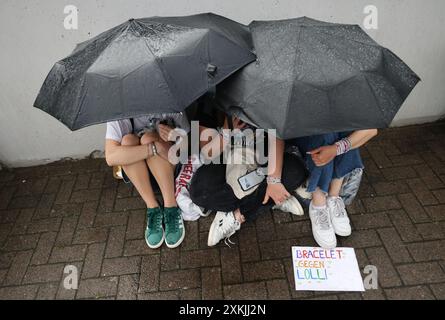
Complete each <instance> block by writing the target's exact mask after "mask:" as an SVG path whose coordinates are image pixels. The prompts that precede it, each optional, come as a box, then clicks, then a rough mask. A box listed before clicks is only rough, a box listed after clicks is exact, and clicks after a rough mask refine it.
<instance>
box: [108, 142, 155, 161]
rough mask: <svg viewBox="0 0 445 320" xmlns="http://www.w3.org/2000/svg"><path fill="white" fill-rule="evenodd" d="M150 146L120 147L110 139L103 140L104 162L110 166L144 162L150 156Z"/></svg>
mask: <svg viewBox="0 0 445 320" xmlns="http://www.w3.org/2000/svg"><path fill="white" fill-rule="evenodd" d="M149 148H150V145H148V144H144V145H138V146H122V145H121V144H120V143H119V142H117V141H115V140H111V139H106V140H105V160H106V161H107V164H108V165H109V166H110V167H112V166H117V165H128V164H133V163H135V162H138V161H141V160H145V159H147V158H148V157H149V155H150V149H149Z"/></svg>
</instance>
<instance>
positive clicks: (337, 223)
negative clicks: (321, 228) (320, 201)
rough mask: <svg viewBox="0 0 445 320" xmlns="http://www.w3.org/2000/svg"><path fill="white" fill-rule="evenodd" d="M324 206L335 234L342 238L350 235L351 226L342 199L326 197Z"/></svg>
mask: <svg viewBox="0 0 445 320" xmlns="http://www.w3.org/2000/svg"><path fill="white" fill-rule="evenodd" d="M326 206H327V208H328V211H329V216H330V218H331V221H332V225H333V227H334V231H335V233H336V234H338V235H339V236H342V237H347V236H349V235H351V224H350V222H349V218H348V213H347V212H346V208H345V203H344V202H343V199H342V198H341V197H328V199H327V203H326Z"/></svg>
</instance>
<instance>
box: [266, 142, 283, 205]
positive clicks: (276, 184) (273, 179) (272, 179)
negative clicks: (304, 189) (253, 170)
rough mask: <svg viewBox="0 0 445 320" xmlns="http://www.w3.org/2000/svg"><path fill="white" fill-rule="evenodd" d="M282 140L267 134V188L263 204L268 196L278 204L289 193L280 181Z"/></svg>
mask: <svg viewBox="0 0 445 320" xmlns="http://www.w3.org/2000/svg"><path fill="white" fill-rule="evenodd" d="M284 145H285V143H284V141H283V140H281V139H278V138H275V137H272V136H271V135H269V139H268V157H269V162H268V165H267V189H266V194H265V195H264V200H263V204H266V203H267V202H268V201H269V199H270V198H272V200H273V201H274V202H275V204H280V203H282V202H283V201H284V200H286V199H287V198H288V197H290V193H289V192H288V191H287V190H286V188H285V187H284V185H283V184H282V183H281V174H282V171H283V156H284Z"/></svg>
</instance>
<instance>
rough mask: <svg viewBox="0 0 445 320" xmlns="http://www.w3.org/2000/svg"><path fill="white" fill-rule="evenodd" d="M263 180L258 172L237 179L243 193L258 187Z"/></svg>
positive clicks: (254, 171) (263, 176)
mask: <svg viewBox="0 0 445 320" xmlns="http://www.w3.org/2000/svg"><path fill="white" fill-rule="evenodd" d="M264 179H265V175H264V174H262V173H261V172H260V171H259V170H253V171H251V172H249V173H247V174H245V175H244V176H241V177H239V178H238V183H239V185H240V186H241V189H242V190H243V191H248V190H250V189H252V188H254V187H256V186H257V185H259V184H260V183H261V182H263V180H264Z"/></svg>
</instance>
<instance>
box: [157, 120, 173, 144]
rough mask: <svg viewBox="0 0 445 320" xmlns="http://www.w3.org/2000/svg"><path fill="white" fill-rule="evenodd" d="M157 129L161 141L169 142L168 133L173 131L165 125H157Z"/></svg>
mask: <svg viewBox="0 0 445 320" xmlns="http://www.w3.org/2000/svg"><path fill="white" fill-rule="evenodd" d="M158 129H159V136H160V137H161V139H162V140H164V141H170V140H169V138H170V133H171V132H172V130H174V129H173V128H172V127H170V126H168V125H166V124H159V126H158Z"/></svg>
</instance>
